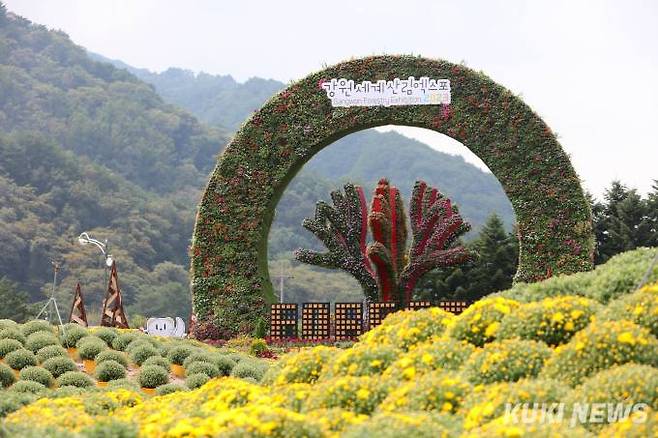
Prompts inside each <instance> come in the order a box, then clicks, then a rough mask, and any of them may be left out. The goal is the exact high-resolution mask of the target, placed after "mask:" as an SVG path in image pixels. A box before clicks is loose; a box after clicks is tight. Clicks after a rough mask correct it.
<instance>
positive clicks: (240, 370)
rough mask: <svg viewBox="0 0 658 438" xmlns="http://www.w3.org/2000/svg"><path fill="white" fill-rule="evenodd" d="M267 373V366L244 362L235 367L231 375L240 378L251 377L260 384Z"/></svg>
mask: <svg viewBox="0 0 658 438" xmlns="http://www.w3.org/2000/svg"><path fill="white" fill-rule="evenodd" d="M265 371H267V366H263V365H260V364H258V363H255V362H250V361H244V360H243V361H242V362H240V363H238V364H237V365H235V367H233V370H232V371H231V375H232V376H233V377H238V378H245V377H251V378H253V379H254V380H256V381H257V382H260V380H261V379H262V378H263V375H264V374H265Z"/></svg>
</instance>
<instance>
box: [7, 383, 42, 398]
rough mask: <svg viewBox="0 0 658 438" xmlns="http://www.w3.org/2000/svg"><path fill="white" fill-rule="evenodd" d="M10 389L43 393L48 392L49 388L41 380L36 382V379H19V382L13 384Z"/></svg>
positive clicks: (35, 393)
mask: <svg viewBox="0 0 658 438" xmlns="http://www.w3.org/2000/svg"><path fill="white" fill-rule="evenodd" d="M9 391H13V392H22V393H28V394H34V395H43V394H45V393H47V392H48V388H46V386H45V385H42V384H41V383H39V382H35V381H34V380H19V381H18V382H16V383H14V384H13V385H11V387H10V388H9Z"/></svg>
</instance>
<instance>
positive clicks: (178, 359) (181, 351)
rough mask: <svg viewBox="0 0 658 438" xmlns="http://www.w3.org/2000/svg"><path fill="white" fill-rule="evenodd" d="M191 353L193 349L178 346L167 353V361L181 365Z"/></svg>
mask: <svg viewBox="0 0 658 438" xmlns="http://www.w3.org/2000/svg"><path fill="white" fill-rule="evenodd" d="M192 353H194V349H193V348H192V347H189V346H187V345H178V346H176V347H174V348H172V349H170V350H169V351H168V352H167V359H169V360H170V361H171V363H173V364H176V365H183V363H184V362H185V359H187V358H188V356H190V355H191V354H192Z"/></svg>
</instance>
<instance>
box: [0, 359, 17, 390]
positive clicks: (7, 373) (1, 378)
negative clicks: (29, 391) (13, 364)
mask: <svg viewBox="0 0 658 438" xmlns="http://www.w3.org/2000/svg"><path fill="white" fill-rule="evenodd" d="M15 381H16V375H15V374H14V371H13V370H12V369H11V368H9V367H8V366H7V365H5V364H3V363H0V385H2V387H3V388H8V387H9V386H11V385H12V384H13V383H14V382H15ZM0 398H1V397H0Z"/></svg>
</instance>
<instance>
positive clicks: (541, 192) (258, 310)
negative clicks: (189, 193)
mask: <svg viewBox="0 0 658 438" xmlns="http://www.w3.org/2000/svg"><path fill="white" fill-rule="evenodd" d="M331 93H333V94H331ZM405 99H406V100H405ZM383 125H401V126H415V127H421V128H426V129H430V130H433V131H436V132H439V133H442V134H445V135H448V136H450V137H452V138H454V139H456V140H458V141H460V142H461V143H462V144H463V145H464V146H466V147H467V148H468V149H470V150H471V151H472V152H473V153H474V154H475V155H477V156H478V157H479V158H480V159H482V161H483V162H484V163H485V164H486V165H487V166H488V167H489V169H490V170H491V172H492V173H493V174H494V175H495V176H496V177H497V178H498V180H499V181H500V183H501V184H502V186H503V189H504V190H505V192H506V194H507V196H508V198H509V199H510V201H511V203H512V206H513V207H514V211H515V214H516V218H517V223H518V225H517V230H518V238H519V246H520V254H519V267H518V271H517V275H516V278H515V280H516V281H517V282H533V281H538V280H541V279H544V278H547V277H550V276H552V275H557V274H569V273H574V272H579V271H584V270H588V269H591V268H592V257H593V251H594V237H593V233H592V221H591V211H590V207H589V203H588V202H587V200H586V198H585V195H584V194H583V191H582V189H581V186H580V180H579V178H578V175H576V173H575V171H574V169H573V167H572V166H571V163H570V161H569V158H568V156H567V155H566V154H565V153H564V151H563V150H562V147H561V146H560V144H559V143H558V141H557V140H556V138H555V135H554V134H553V132H552V131H551V129H550V128H549V127H548V126H547V125H546V124H545V123H544V121H543V120H542V119H541V118H540V117H539V116H538V115H537V114H535V113H534V112H533V111H532V110H531V109H530V108H529V107H528V106H527V105H526V104H525V103H524V102H523V101H522V100H521V99H519V98H518V97H517V96H515V95H514V94H512V93H511V92H510V91H509V90H507V89H505V88H504V87H502V86H500V85H498V84H497V83H495V82H494V81H493V80H491V79H490V78H488V77H487V76H485V75H484V74H482V73H478V72H475V71H473V70H470V69H468V68H467V67H464V66H462V65H457V64H452V63H450V62H447V61H442V60H433V59H427V58H421V57H416V56H373V57H368V58H361V59H354V60H351V61H347V62H344V63H340V64H337V65H334V66H331V67H328V68H326V69H324V70H322V71H319V72H316V73H313V74H310V75H309V76H307V77H306V78H304V79H302V80H300V81H298V82H296V83H293V84H292V85H290V86H289V87H288V88H286V89H285V90H283V91H281V92H280V93H279V94H277V95H276V96H274V97H273V98H271V99H270V100H269V101H268V102H267V103H265V105H263V107H262V108H261V109H260V110H258V111H256V112H255V113H254V114H253V115H252V116H251V117H250V118H249V119H248V120H247V121H246V122H245V124H244V125H243V126H242V127H241V128H240V130H239V131H238V132H237V133H236V135H235V137H234V138H233V139H232V141H231V142H230V144H229V145H228V146H227V147H226V149H225V150H224V151H223V153H222V154H221V156H220V158H219V161H218V164H217V167H216V168H215V170H214V172H213V174H212V175H211V177H210V181H209V182H208V186H207V187H206V190H205V193H204V195H203V199H202V200H201V203H200V205H199V209H198V214H197V219H196V225H195V229H194V236H193V240H192V295H193V312H194V321H195V322H194V325H193V327H192V328H191V331H192V334H193V335H194V336H196V337H198V338H227V337H231V336H234V335H235V334H237V333H251V332H252V330H253V327H254V325H255V324H256V323H257V321H258V320H259V318H263V319H266V318H267V313H268V312H267V310H268V304H269V303H272V302H274V295H273V293H272V285H271V283H270V278H269V272H268V267H267V238H268V234H269V230H270V225H271V224H272V219H273V217H274V211H275V208H276V205H277V203H278V202H279V199H280V198H281V195H282V194H283V192H284V190H285V189H286V186H287V185H288V183H289V182H290V181H291V180H292V178H293V177H294V176H295V174H296V173H297V172H298V171H299V170H300V169H301V168H302V166H303V165H304V164H305V163H306V162H308V161H309V160H310V159H311V158H312V157H313V156H314V155H315V154H316V153H318V152H319V151H321V150H322V149H323V148H325V147H327V146H329V145H330V144H331V143H333V142H335V141H336V140H338V139H340V138H341V137H344V136H346V135H349V134H351V133H353V132H357V131H360V130H363V129H368V128H373V127H377V126H383ZM384 170H385V169H384ZM415 176H416V175H414V177H415ZM300 230H301V226H300Z"/></svg>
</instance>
